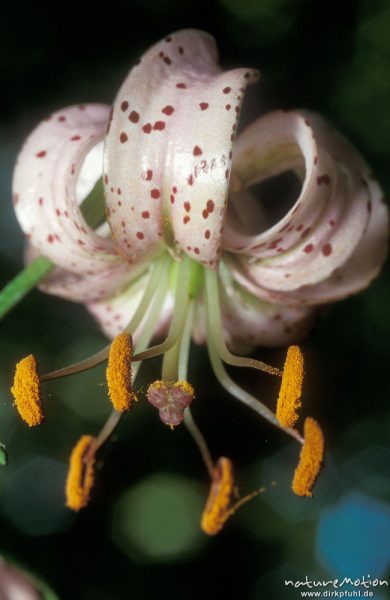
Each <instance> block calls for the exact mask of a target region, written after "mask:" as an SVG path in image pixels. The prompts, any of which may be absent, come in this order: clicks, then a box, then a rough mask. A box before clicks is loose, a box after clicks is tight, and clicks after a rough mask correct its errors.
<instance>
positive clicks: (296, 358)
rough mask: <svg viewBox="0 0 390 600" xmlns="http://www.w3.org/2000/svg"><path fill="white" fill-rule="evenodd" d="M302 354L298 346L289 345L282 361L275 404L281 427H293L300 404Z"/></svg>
mask: <svg viewBox="0 0 390 600" xmlns="http://www.w3.org/2000/svg"><path fill="white" fill-rule="evenodd" d="M302 383H303V355H302V352H301V349H300V348H299V346H290V347H289V349H288V351H287V356H286V361H285V363H284V368H283V375H282V385H281V386H280V391H279V397H278V402H277V406H276V418H277V419H278V421H279V423H280V424H281V425H282V427H294V425H295V423H296V422H297V420H298V412H297V410H298V408H299V407H300V406H301V395H302Z"/></svg>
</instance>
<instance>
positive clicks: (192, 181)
mask: <svg viewBox="0 0 390 600" xmlns="http://www.w3.org/2000/svg"><path fill="white" fill-rule="evenodd" d="M187 183H188V185H192V184H193V183H194V178H193V177H192V175H189V176H188V177H187Z"/></svg>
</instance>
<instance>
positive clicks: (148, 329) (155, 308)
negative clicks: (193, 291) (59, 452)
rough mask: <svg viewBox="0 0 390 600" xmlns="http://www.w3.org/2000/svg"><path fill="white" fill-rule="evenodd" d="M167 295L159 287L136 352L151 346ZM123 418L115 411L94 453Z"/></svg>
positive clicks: (98, 440) (98, 438)
mask: <svg viewBox="0 0 390 600" xmlns="http://www.w3.org/2000/svg"><path fill="white" fill-rule="evenodd" d="M166 293H167V289H166V287H164V286H159V287H158V288H157V291H156V293H155V296H154V298H153V301H152V305H151V306H150V308H149V311H148V313H147V321H146V324H145V327H144V328H143V329H142V333H141V335H140V337H139V339H138V342H137V343H136V345H135V352H142V351H143V350H144V349H145V348H147V347H148V345H149V344H150V340H151V339H152V337H153V334H154V331H155V328H156V325H157V322H158V319H159V317H160V313H161V307H162V305H163V303H164V300H165V296H166ZM141 365H142V362H141V361H139V362H137V363H136V364H133V382H132V384H133V387H134V384H135V381H136V378H137V375H138V373H139V370H140V368H141ZM122 417H123V413H121V412H118V411H116V410H113V411H112V412H111V414H110V416H109V417H108V419H107V421H106V422H105V424H104V425H103V427H102V428H101V430H100V432H99V434H98V435H97V437H96V440H95V443H94V446H93V451H94V452H96V451H97V450H98V448H100V447H101V446H102V445H103V444H104V443H105V442H106V441H107V440H108V439H109V438H110V437H111V436H112V434H113V433H114V431H115V429H116V427H117V426H118V425H119V423H120V421H121V419H122Z"/></svg>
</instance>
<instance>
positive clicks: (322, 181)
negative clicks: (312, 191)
mask: <svg viewBox="0 0 390 600" xmlns="http://www.w3.org/2000/svg"><path fill="white" fill-rule="evenodd" d="M317 183H318V185H322V184H324V185H329V184H330V177H329V175H326V174H325V175H319V176H318V177H317Z"/></svg>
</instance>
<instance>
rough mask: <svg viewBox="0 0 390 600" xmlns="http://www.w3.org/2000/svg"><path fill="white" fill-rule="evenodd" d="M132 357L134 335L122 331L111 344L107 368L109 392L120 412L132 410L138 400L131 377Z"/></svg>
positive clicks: (116, 408)
mask: <svg viewBox="0 0 390 600" xmlns="http://www.w3.org/2000/svg"><path fill="white" fill-rule="evenodd" d="M132 357H133V340H132V337H131V335H130V333H127V332H123V333H120V334H119V335H117V336H116V338H115V339H114V341H113V342H112V344H111V347H110V353H109V357H108V366H107V370H106V376H107V384H108V393H109V396H110V398H111V402H112V404H113V405H114V408H115V410H117V411H118V412H124V411H125V410H130V408H131V407H132V405H133V403H134V401H136V400H137V397H136V395H135V393H134V391H133V387H132V379H131V360H132Z"/></svg>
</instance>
